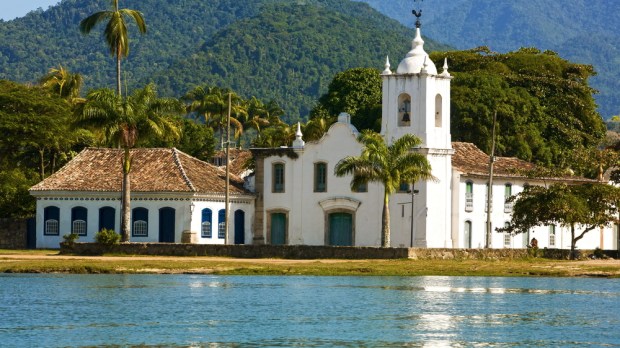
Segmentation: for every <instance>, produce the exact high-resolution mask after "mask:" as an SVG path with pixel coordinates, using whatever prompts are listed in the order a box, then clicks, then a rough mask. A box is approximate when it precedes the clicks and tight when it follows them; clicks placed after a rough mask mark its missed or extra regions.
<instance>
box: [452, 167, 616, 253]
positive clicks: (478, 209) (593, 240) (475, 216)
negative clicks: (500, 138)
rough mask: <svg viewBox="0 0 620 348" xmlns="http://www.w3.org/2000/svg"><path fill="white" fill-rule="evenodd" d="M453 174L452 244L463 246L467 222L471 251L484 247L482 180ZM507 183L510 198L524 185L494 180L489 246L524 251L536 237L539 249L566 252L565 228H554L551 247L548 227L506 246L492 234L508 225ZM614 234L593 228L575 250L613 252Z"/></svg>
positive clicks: (501, 237) (567, 232)
mask: <svg viewBox="0 0 620 348" xmlns="http://www.w3.org/2000/svg"><path fill="white" fill-rule="evenodd" d="M455 175H456V176H458V177H459V178H460V180H459V181H458V185H457V187H456V189H457V190H458V191H456V192H455V194H454V195H453V196H454V197H456V202H457V204H456V209H455V211H453V228H456V233H455V235H456V236H457V239H456V240H455V241H454V247H455V248H464V247H466V242H465V222H466V221H470V222H471V224H472V236H471V247H472V248H484V246H485V240H486V236H485V234H486V221H487V213H486V186H487V185H486V183H487V181H486V179H482V178H467V177H464V176H461V175H460V173H458V172H457V171H455ZM468 181H471V182H473V210H472V211H470V212H468V211H466V210H465V200H466V199H465V186H466V183H467V182H468ZM507 183H510V184H511V185H512V195H517V194H518V193H520V192H521V191H523V186H524V184H525V183H526V182H525V181H524V180H523V179H510V180H507V179H500V178H496V179H495V180H494V181H493V202H492V206H493V208H492V213H491V222H492V233H491V247H492V248H497V249H501V248H515V249H520V248H526V247H527V245H528V244H529V242H530V241H531V239H532V238H536V240H537V241H538V247H539V248H558V249H570V243H571V234H570V229H569V228H567V227H563V226H559V225H557V226H556V227H555V235H556V237H555V241H556V242H555V246H552V245H550V243H549V241H550V237H549V234H550V233H549V231H550V227H549V226H538V227H536V228H533V229H532V230H531V231H530V232H529V233H528V234H518V235H511V236H510V243H507V244H505V240H504V234H502V233H498V232H496V231H495V229H496V228H498V227H502V226H504V224H505V223H506V222H509V221H510V220H511V218H512V214H511V211H510V210H506V209H505V206H504V202H505V194H504V192H505V191H504V189H505V185H506V184H507ZM529 184H537V183H535V182H529ZM580 231H581V227H578V228H577V232H578V233H580ZM617 239H618V235H617V232H616V230H615V229H614V228H613V227H611V226H610V227H606V228H603V229H602V230H601V229H596V230H594V231H591V232H588V233H586V235H585V236H584V238H583V239H581V240H580V241H578V242H577V248H578V249H595V248H601V249H608V250H610V249H611V250H615V249H617V242H616V241H617Z"/></svg>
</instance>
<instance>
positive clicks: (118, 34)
mask: <svg viewBox="0 0 620 348" xmlns="http://www.w3.org/2000/svg"><path fill="white" fill-rule="evenodd" d="M110 3H111V5H112V9H111V10H108V11H99V12H96V13H93V14H92V15H90V16H88V17H86V18H85V19H83V20H82V21H81V22H80V31H81V32H82V33H84V34H88V33H90V31H91V30H92V29H93V27H94V26H95V25H97V24H99V23H100V22H104V21H107V24H106V27H105V30H104V32H103V35H104V36H105V41H106V43H107V44H108V47H109V48H110V54H112V55H113V56H115V57H116V90H117V92H118V95H121V92H122V91H121V58H122V57H127V56H128V55H129V35H128V33H127V22H126V21H125V17H127V18H133V20H134V21H135V23H136V25H137V26H138V30H139V31H140V32H141V33H142V34H144V33H146V23H145V21H144V17H142V13H141V12H140V11H136V10H130V9H126V8H123V9H119V8H118V0H110Z"/></svg>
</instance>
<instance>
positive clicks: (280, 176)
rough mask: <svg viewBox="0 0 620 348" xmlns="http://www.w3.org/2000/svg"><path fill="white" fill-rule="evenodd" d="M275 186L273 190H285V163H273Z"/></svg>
mask: <svg viewBox="0 0 620 348" xmlns="http://www.w3.org/2000/svg"><path fill="white" fill-rule="evenodd" d="M272 183H273V187H272V192H274V193H281V192H284V163H275V164H274V165H273V182H272Z"/></svg>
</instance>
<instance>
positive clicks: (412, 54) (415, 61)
mask: <svg viewBox="0 0 620 348" xmlns="http://www.w3.org/2000/svg"><path fill="white" fill-rule="evenodd" d="M423 69H424V70H426V71H425V72H426V73H427V74H430V75H437V67H435V64H434V63H433V61H432V60H431V58H430V57H429V56H428V53H426V51H424V40H422V35H421V34H420V28H419V27H417V28H416V30H415V38H414V39H413V42H412V49H411V51H409V53H407V55H406V56H405V59H403V60H402V61H401V62H400V64H398V69H397V70H396V73H397V74H419V73H420V72H422V70H423Z"/></svg>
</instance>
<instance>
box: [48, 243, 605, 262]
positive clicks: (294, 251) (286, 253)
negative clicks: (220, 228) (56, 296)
mask: <svg viewBox="0 0 620 348" xmlns="http://www.w3.org/2000/svg"><path fill="white" fill-rule="evenodd" d="M60 252H61V253H62V254H78V255H101V254H103V253H114V254H126V255H165V256H223V257H236V258H283V259H406V258H409V259H415V260H418V259H420V260H442V259H443V260H447V259H457V260H467V259H478V260H499V259H523V258H527V257H531V256H534V255H533V254H532V251H530V250H527V249H417V248H374V247H329V246H310V245H205V244H202V245H199V244H168V243H127V244H119V245H114V246H110V247H106V246H103V245H99V244H96V243H75V244H74V245H73V246H68V245H66V244H64V243H61V250H60ZM569 252H570V251H569V250H555V249H539V250H538V251H537V254H536V256H539V257H546V258H551V259H567V258H568V255H569ZM590 254H591V252H589V251H584V250H582V251H581V257H588V256H589V255H590ZM606 254H607V255H608V256H615V255H617V251H615V250H614V251H610V252H609V253H606Z"/></svg>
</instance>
